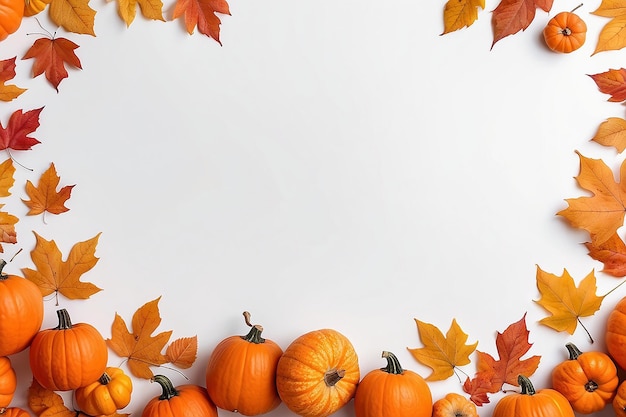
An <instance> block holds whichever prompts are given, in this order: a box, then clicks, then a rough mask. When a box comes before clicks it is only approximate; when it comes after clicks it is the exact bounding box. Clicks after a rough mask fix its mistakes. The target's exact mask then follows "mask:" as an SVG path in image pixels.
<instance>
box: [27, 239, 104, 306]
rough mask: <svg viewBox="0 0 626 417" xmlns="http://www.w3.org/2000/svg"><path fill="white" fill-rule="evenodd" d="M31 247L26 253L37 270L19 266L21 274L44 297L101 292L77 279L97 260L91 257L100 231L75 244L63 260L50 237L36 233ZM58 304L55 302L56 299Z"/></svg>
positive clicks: (89, 283) (88, 294) (86, 296)
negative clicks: (33, 246) (43, 236)
mask: <svg viewBox="0 0 626 417" xmlns="http://www.w3.org/2000/svg"><path fill="white" fill-rule="evenodd" d="M33 233H35V237H36V242H35V248H34V249H33V250H32V251H31V252H30V256H31V258H32V260H33V263H34V264H35V267H36V268H37V269H31V268H22V273H23V274H24V277H25V278H26V279H28V280H30V281H32V282H34V283H35V284H37V286H38V287H39V289H40V290H41V293H42V295H43V296H44V297H45V296H47V295H50V294H52V293H55V294H56V296H57V297H58V294H62V295H63V296H65V297H67V298H69V299H70V300H76V299H87V298H89V297H91V296H92V295H93V294H95V293H97V292H99V291H102V290H101V289H100V288H98V287H97V286H95V285H94V284H93V283H91V282H83V281H81V280H80V279H81V278H82V276H83V275H84V274H85V273H87V272H88V271H90V270H91V269H92V268H93V267H94V266H95V265H96V263H97V262H98V258H96V257H95V252H96V246H97V244H98V239H99V238H100V233H98V234H97V235H96V236H94V237H93V238H91V239H88V240H85V241H83V242H78V243H76V244H75V245H74V246H73V247H72V249H71V250H70V253H69V254H68V256H67V260H66V261H63V259H62V254H61V251H60V250H59V248H58V246H57V244H56V242H55V241H54V240H46V239H44V238H42V237H41V236H39V235H38V234H37V233H36V232H33ZM57 304H58V301H57Z"/></svg>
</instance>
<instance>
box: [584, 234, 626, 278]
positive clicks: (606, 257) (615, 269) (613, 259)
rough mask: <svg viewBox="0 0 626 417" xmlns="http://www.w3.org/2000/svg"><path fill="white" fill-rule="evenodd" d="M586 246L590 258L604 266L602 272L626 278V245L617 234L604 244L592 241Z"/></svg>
mask: <svg viewBox="0 0 626 417" xmlns="http://www.w3.org/2000/svg"><path fill="white" fill-rule="evenodd" d="M585 246H586V247H587V249H589V256H591V257H592V258H593V259H595V260H597V261H600V262H602V263H603V264H604V269H603V270H602V272H604V273H605V274H608V275H611V276H614V277H618V278H621V277H624V276H626V244H625V243H624V241H623V240H622V238H621V237H619V235H618V234H617V233H614V234H613V235H612V236H611V237H610V238H609V239H608V240H607V241H605V242H604V243H601V244H598V242H596V241H595V240H592V241H591V242H586V243H585Z"/></svg>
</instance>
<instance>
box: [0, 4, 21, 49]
mask: <svg viewBox="0 0 626 417" xmlns="http://www.w3.org/2000/svg"><path fill="white" fill-rule="evenodd" d="M23 17H24V0H0V41H3V40H5V39H6V38H7V37H8V36H9V35H10V34H12V33H14V32H15V31H17V30H18V29H19V27H20V25H21V24H22V18H23Z"/></svg>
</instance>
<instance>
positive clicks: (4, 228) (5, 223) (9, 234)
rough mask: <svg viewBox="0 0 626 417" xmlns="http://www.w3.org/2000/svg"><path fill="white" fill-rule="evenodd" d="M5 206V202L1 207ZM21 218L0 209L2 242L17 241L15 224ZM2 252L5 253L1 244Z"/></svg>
mask: <svg viewBox="0 0 626 417" xmlns="http://www.w3.org/2000/svg"><path fill="white" fill-rule="evenodd" d="M2 207H4V204H0V208H2ZM18 221H19V219H18V218H17V217H16V216H14V215H12V214H9V213H7V212H6V211H0V243H17V232H16V231H15V224H16V223H17V222H18ZM0 253H4V248H3V247H2V245H0Z"/></svg>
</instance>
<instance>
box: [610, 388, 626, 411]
mask: <svg viewBox="0 0 626 417" xmlns="http://www.w3.org/2000/svg"><path fill="white" fill-rule="evenodd" d="M612 406H613V411H615V417H626V381H622V382H621V383H620V384H619V386H618V387H617V392H616V393H615V397H613V402H612Z"/></svg>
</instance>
